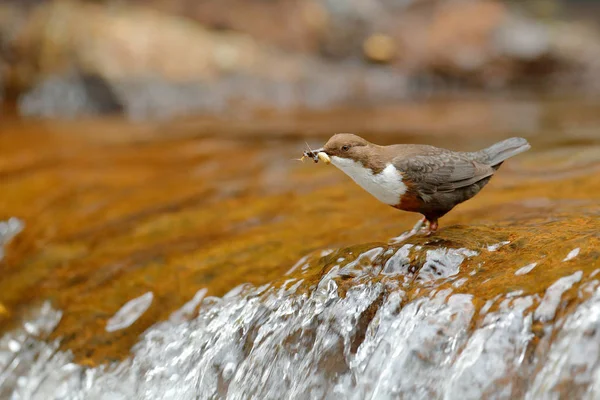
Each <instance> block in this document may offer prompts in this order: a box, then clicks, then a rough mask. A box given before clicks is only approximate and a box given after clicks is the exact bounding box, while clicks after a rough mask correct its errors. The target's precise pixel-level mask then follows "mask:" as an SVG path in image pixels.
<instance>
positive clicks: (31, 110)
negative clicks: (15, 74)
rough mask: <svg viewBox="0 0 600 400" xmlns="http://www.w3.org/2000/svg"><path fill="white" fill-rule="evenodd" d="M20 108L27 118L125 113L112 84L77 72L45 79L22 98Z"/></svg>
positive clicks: (97, 77)
mask: <svg viewBox="0 0 600 400" xmlns="http://www.w3.org/2000/svg"><path fill="white" fill-rule="evenodd" d="M18 107H19V110H20V112H21V114H23V115H24V116H43V117H55V116H61V117H66V118H69V117H76V116H82V115H87V116H93V115H107V114H117V113H122V112H123V111H124V108H123V105H122V104H121V100H120V99H119V98H118V97H117V94H116V93H115V92H114V90H113V88H112V87H111V86H110V84H109V83H107V82H106V81H104V80H103V79H102V78H101V77H99V76H93V75H85V74H79V73H76V72H72V73H69V74H67V75H54V76H50V77H48V78H47V79H44V80H43V81H42V82H40V83H39V84H38V85H36V86H35V87H33V88H32V89H31V90H29V91H28V92H26V93H24V94H23V95H22V96H21V97H20V98H19V103H18Z"/></svg>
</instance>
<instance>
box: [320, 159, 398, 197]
mask: <svg viewBox="0 0 600 400" xmlns="http://www.w3.org/2000/svg"><path fill="white" fill-rule="evenodd" d="M331 163H332V164H333V165H335V166H336V167H338V168H339V169H341V170H342V171H343V172H344V173H345V174H346V175H348V176H349V177H350V178H352V180H354V182H356V183H357V184H358V185H359V186H360V187H362V188H363V189H365V190H366V191H367V192H369V193H371V194H372V195H373V196H375V198H376V199H377V200H379V201H381V202H382V203H385V204H389V205H391V206H395V205H397V204H398V203H400V196H402V195H403V194H404V193H406V185H405V184H404V183H403V182H402V174H401V173H399V172H398V170H396V167H394V166H393V165H392V164H388V165H387V166H386V167H385V169H384V170H383V171H381V172H380V173H379V174H373V172H372V171H371V170H370V169H368V168H365V167H363V166H362V164H360V163H358V162H356V161H354V160H350V159H348V158H341V157H336V156H332V157H331Z"/></svg>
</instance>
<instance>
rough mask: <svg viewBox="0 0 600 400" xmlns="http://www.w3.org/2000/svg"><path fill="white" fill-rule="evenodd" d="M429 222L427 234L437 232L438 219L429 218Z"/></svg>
mask: <svg viewBox="0 0 600 400" xmlns="http://www.w3.org/2000/svg"><path fill="white" fill-rule="evenodd" d="M427 222H428V224H427V228H426V229H427V230H426V232H425V236H431V234H432V233H435V232H437V230H438V222H437V219H436V220H433V221H429V220H428V221H427Z"/></svg>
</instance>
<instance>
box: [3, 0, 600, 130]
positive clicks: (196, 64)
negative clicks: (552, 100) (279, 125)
mask: <svg viewBox="0 0 600 400" xmlns="http://www.w3.org/2000/svg"><path fill="white" fill-rule="evenodd" d="M125 3H127V2H125ZM155 8H156V9H158V10H163V11H168V12H169V13H171V14H167V13H161V12H158V11H156V10H151V9H149V8H148V7H147V4H145V6H142V5H138V6H133V5H131V4H121V5H120V6H118V7H108V6H106V5H103V4H89V3H80V2H62V1H52V2H42V3H40V4H37V5H33V6H30V7H27V8H25V7H15V6H10V5H3V6H2V7H0V22H1V23H0V41H1V45H0V58H3V59H5V64H6V65H5V67H4V68H3V70H2V72H0V74H1V75H2V76H3V80H4V81H5V85H6V86H7V87H8V91H10V93H11V97H12V96H13V95H14V96H17V97H19V96H21V95H22V97H23V99H21V101H20V102H19V104H20V105H21V107H20V111H21V112H22V113H23V114H25V115H42V116H63V117H70V116H73V115H94V114H96V113H110V112H112V111H114V110H122V112H124V113H125V114H127V115H128V116H130V117H132V118H134V119H140V118H150V117H152V116H157V117H161V118H165V117H172V116H179V115H185V114H191V113H198V112H210V113H221V114H226V113H227V112H228V111H230V110H231V111H235V112H243V111H244V110H247V109H249V108H250V109H261V108H278V109H287V110H290V109H299V108H300V109H301V108H315V107H335V106H340V105H348V104H352V105H355V104H357V103H360V102H374V101H377V102H385V101H390V100H397V99H404V98H406V97H408V96H410V95H411V94H415V92H416V93H417V94H418V93H422V92H425V93H430V92H431V91H432V90H442V91H443V90H450V89H453V88H455V87H459V88H462V89H465V88H481V87H497V88H506V87H516V86H517V85H519V87H520V86H522V85H526V86H527V87H542V88H552V89H553V90H559V89H561V88H562V89H567V90H573V89H575V88H581V87H585V90H586V91H592V92H593V91H594V90H595V88H596V85H595V83H594V82H595V81H596V80H595V79H594V76H595V74H596V72H597V71H598V70H600V67H599V65H600V64H599V63H600V48H598V45H597V43H598V42H599V41H598V37H600V34H598V32H596V31H595V30H594V29H591V28H590V29H585V28H584V27H582V26H580V25H578V24H577V23H575V22H573V23H563V24H542V23H541V22H536V21H535V20H532V19H530V18H526V17H523V16H520V15H519V14H518V13H517V12H516V11H514V10H512V9H510V8H509V7H507V6H506V5H505V4H504V3H501V2H497V1H492V0H481V1H467V2H446V1H409V2H399V3H398V2H384V1H377V0H373V1H368V2H365V1H351V2H338V1H324V0H323V1H314V0H310V1H308V0H306V1H287V0H278V1H274V2H267V3H265V2H256V1H251V2H241V1H239V0H230V1H227V2H215V1H207V2H202V3H201V4H196V3H193V4H192V3H182V2H173V3H171V2H169V4H164V2H163V3H161V4H155ZM232 9H233V10H234V11H231V10H232ZM173 14H174V15H173ZM177 15H179V16H177ZM298 16H299V17H298ZM194 18H195V20H194ZM273 19H277V20H278V21H279V23H277V24H272V23H264V21H265V20H268V21H271V20H273ZM195 21H197V22H195ZM198 22H199V23H198ZM380 64H385V65H386V67H385V68H383V66H382V65H380ZM0 68H1V67H0ZM72 71H76V72H75V73H74V72H72ZM90 77H93V79H94V80H98V82H101V85H102V86H103V87H104V89H102V92H106V94H103V95H96V94H95V93H96V92H98V91H99V89H92V88H90V86H93V87H96V86H97V84H90V83H89V82H87V80H88V79H89V78H90ZM535 84H541V85H539V86H536V85H535ZM54 95H60V96H64V97H65V101H64V102H61V104H51V103H52V98H53V96H54ZM107 97H108V98H109V100H106V98H107ZM77 99H80V101H81V102H83V104H81V105H80V106H79V105H78V104H76V103H77V102H76V101H75V100H77ZM56 103H58V102H56ZM105 103H106V104H105ZM99 104H102V106H99Z"/></svg>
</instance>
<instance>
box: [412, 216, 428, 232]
mask: <svg viewBox="0 0 600 400" xmlns="http://www.w3.org/2000/svg"><path fill="white" fill-rule="evenodd" d="M426 222H428V221H427V218H426V217H423V218H421V219H420V220H418V221H417V223H416V224H415V226H413V228H412V229H411V231H410V232H411V233H412V234H415V233H417V232H419V231H420V230H421V228H422V227H423V224H424V223H426Z"/></svg>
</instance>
